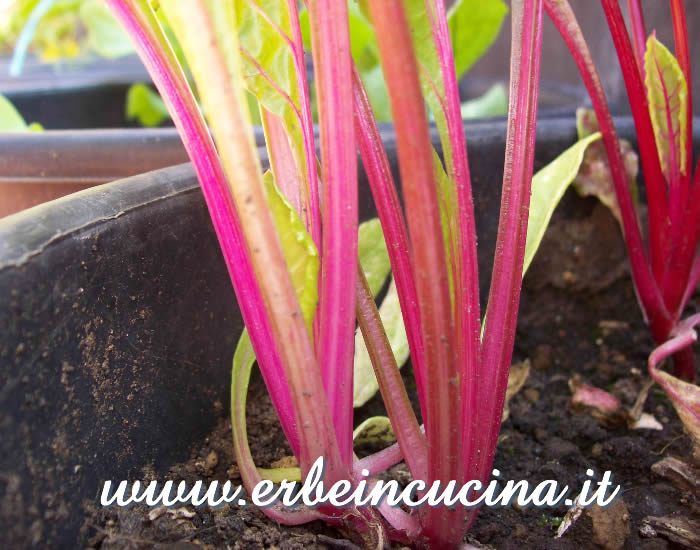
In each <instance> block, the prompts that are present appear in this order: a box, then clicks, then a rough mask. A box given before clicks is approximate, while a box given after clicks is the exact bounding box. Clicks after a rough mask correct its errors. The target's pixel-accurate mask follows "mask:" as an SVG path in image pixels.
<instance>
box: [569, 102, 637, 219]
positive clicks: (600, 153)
mask: <svg viewBox="0 0 700 550" xmlns="http://www.w3.org/2000/svg"><path fill="white" fill-rule="evenodd" d="M576 128H577V130H578V137H579V139H584V138H586V137H588V136H589V135H591V134H594V133H596V132H598V131H599V129H598V121H597V119H596V116H595V112H594V111H593V110H588V109H578V110H577V111H576ZM620 152H621V153H622V161H623V166H624V169H625V174H626V175H627V182H628V184H629V186H630V190H631V192H632V198H633V200H634V202H635V203H636V202H637V197H638V195H639V193H638V190H637V174H638V173H639V158H638V157H637V153H635V151H634V149H633V148H632V144H631V143H630V142H629V141H627V140H624V139H621V140H620ZM573 186H574V189H576V191H577V192H578V194H579V195H582V196H589V195H590V196H594V197H597V198H598V200H600V202H602V203H603V204H604V205H605V206H607V207H608V208H609V209H610V212H611V213H612V215H613V216H615V218H616V219H617V221H618V223H619V224H620V226H622V214H621V213H620V206H619V204H618V203H617V194H616V193H615V184H614V182H613V179H612V174H611V172H610V164H609V163H608V153H607V151H606V150H605V144H604V143H603V142H602V141H596V142H595V143H591V145H590V146H589V147H588V148H587V149H586V153H585V156H584V158H583V163H582V164H581V168H580V169H579V171H578V174H577V175H576V178H575V179H574V182H573Z"/></svg>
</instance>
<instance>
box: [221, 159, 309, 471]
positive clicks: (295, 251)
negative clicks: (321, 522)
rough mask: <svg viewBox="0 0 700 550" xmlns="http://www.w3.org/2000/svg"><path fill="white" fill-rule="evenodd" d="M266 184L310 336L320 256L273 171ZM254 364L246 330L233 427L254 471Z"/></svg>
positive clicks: (237, 361)
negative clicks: (250, 428) (250, 399)
mask: <svg viewBox="0 0 700 550" xmlns="http://www.w3.org/2000/svg"><path fill="white" fill-rule="evenodd" d="M263 184H264V186H265V193H266V195H267V203H268V206H269V207H270V212H271V213H272V218H273V222H274V224H275V229H276V230H277V234H278V235H279V238H280V243H281V245H282V252H283V253H284V258H285V260H286V263H287V269H289V273H290V275H291V279H292V283H293V285H294V289H295V291H296V294H297V298H298V299H299V306H300V308H301V312H302V315H303V316H304V320H305V321H306V326H307V328H308V330H309V334H313V331H312V324H313V320H314V316H315V313H316V303H317V301H318V270H319V259H318V252H317V250H316V247H315V246H314V244H313V241H312V240H311V237H310V236H309V234H308V233H307V232H306V228H305V227H304V224H303V222H302V221H301V218H299V215H298V214H297V212H296V210H294V207H293V206H292V205H291V204H290V203H289V201H288V200H287V199H286V198H285V197H284V195H283V194H282V192H281V191H280V190H279V188H278V187H277V185H275V178H274V176H273V174H272V172H271V171H269V170H268V171H267V172H266V173H265V175H264V177H263ZM254 363H255V352H254V351H253V346H252V343H251V341H250V336H249V334H248V329H244V330H243V333H242V334H241V337H240V339H239V341H238V345H237V346H236V353H235V354H234V356H233V370H232V373H231V424H232V426H233V439H234V445H235V447H236V453H237V456H238V458H239V459H240V460H242V461H243V462H244V465H245V467H248V468H254V467H255V465H254V463H253V458H252V456H251V454H250V447H249V446H248V435H247V431H246V399H247V395H248V385H249V383H250V373H251V370H252V368H253V364H254ZM257 470H258V473H259V474H260V475H261V476H262V478H263V479H270V480H272V481H274V482H279V481H282V480H283V479H288V480H292V481H294V480H300V479H301V471H300V470H299V468H276V469H264V468H257Z"/></svg>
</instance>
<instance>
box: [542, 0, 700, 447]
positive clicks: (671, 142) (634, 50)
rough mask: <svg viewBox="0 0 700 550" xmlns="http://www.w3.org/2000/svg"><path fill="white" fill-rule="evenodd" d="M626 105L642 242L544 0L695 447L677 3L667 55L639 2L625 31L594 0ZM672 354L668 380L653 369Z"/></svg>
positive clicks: (588, 64) (586, 56)
mask: <svg viewBox="0 0 700 550" xmlns="http://www.w3.org/2000/svg"><path fill="white" fill-rule="evenodd" d="M601 4H602V6H603V9H604V11H605V16H606V18H607V21H608V25H609V28H610V32H611V34H612V37H613V41H614V44H615V48H616V51H617V56H618V59H619V61H620V66H621V67H622V73H623V76H624V81H625V86H626V89H627V95H628V98H629V101H630V106H631V109H632V116H633V118H634V123H635V128H636V131H637V138H638V141H639V155H640V159H641V165H642V170H643V173H644V182H645V188H646V194H647V202H648V212H649V216H648V218H649V225H648V231H647V243H648V244H647V245H645V243H644V240H643V237H642V232H641V229H640V225H639V217H638V215H637V211H636V204H635V202H634V198H633V193H632V192H631V190H630V186H629V184H628V180H627V177H626V175H625V169H624V166H623V159H622V155H621V152H620V145H619V141H618V138H617V133H616V131H615V126H614V125H613V121H612V116H611V114H610V110H609V108H608V104H607V101H606V98H605V94H604V91H603V87H602V85H601V81H600V78H599V76H598V73H597V71H596V69H595V66H594V64H593V61H592V58H591V55H590V52H589V50H588V47H587V45H586V42H585V39H584V37H583V34H582V32H581V29H580V27H579V25H578V23H577V21H576V17H575V14H574V12H573V10H572V9H571V6H570V5H569V3H568V2H567V0H545V9H546V11H547V13H548V15H549V16H550V17H551V19H552V20H553V21H554V23H555V25H556V26H557V28H558V29H559V31H560V33H561V35H562V37H563V38H564V41H565V42H566V44H567V46H568V48H569V50H570V51H571V53H572V55H573V57H574V59H575V61H576V64H577V65H578V68H579V72H580V73H581V75H582V77H583V80H584V83H585V85H586V88H587V89H588V92H589V94H590V97H591V100H592V103H593V107H594V109H595V114H596V117H597V120H598V124H599V125H600V130H601V133H602V137H603V142H604V144H605V148H606V151H607V156H608V162H609V167H610V174H611V177H612V184H613V187H614V195H615V197H616V199H617V204H618V209H619V214H620V218H621V224H622V228H623V233H624V237H625V241H626V244H627V252H628V256H629V260H630V265H631V271H632V279H633V281H634V285H635V289H636V291H637V296H638V299H639V303H640V305H641V308H642V312H643V313H644V316H645V319H646V320H647V322H648V324H649V328H650V331H651V334H652V336H653V338H654V341H655V342H656V344H657V346H660V347H659V348H658V349H657V350H656V351H655V352H654V353H652V355H651V357H650V359H649V371H650V374H651V376H652V378H653V379H654V380H656V381H657V382H658V383H659V384H661V385H662V387H663V388H664V389H665V391H666V392H667V394H668V395H669V396H670V397H671V399H672V401H673V403H674V405H675V407H676V410H677V411H678V413H679V416H680V417H681V418H682V419H683V421H684V424H685V426H686V428H687V429H688V431H689V433H690V435H691V437H692V438H693V440H694V444H695V446H696V448H697V449H699V450H700V388H698V386H696V385H694V384H693V381H694V380H695V363H694V355H693V350H692V347H691V344H692V342H693V341H694V340H695V337H694V336H693V337H690V336H689V335H694V334H695V333H694V332H693V330H692V327H693V325H695V324H696V323H698V322H699V321H700V318H698V316H697V315H693V316H691V317H689V318H688V319H686V320H684V321H681V316H682V314H683V311H684V309H685V307H686V304H687V303H688V300H689V299H690V297H691V295H692V293H693V291H694V290H695V288H696V287H697V286H698V283H699V282H700V251H699V250H698V242H699V240H700V164H698V165H697V166H696V167H695V172H694V173H693V164H692V161H693V149H692V146H693V141H692V135H693V132H692V126H693V116H692V93H691V89H690V82H691V65H690V59H689V53H688V51H689V50H688V30H687V27H686V18H685V8H684V6H683V1H682V0H669V5H670V8H671V9H670V12H671V16H672V18H673V29H674V39H675V51H676V56H675V57H674V56H673V55H672V54H671V52H670V51H669V50H668V49H667V48H666V47H665V46H664V45H663V44H661V43H660V42H659V41H658V40H657V39H656V36H655V33H653V32H652V33H651V34H650V35H647V31H646V26H645V21H644V15H643V11H642V7H641V2H640V0H628V1H627V4H628V7H629V12H630V21H631V35H632V39H631V40H630V36H629V34H628V30H627V27H626V24H625V21H624V18H623V15H622V11H621V9H620V5H619V2H618V0H601ZM669 355H672V358H673V364H674V375H673V376H672V375H671V374H669V373H667V372H665V371H662V370H660V369H659V368H657V366H658V364H659V362H660V361H661V359H664V358H666V357H667V356H669Z"/></svg>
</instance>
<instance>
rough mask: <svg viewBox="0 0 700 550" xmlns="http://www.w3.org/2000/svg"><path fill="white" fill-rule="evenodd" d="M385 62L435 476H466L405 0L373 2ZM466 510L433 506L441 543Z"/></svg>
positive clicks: (458, 528) (430, 522)
mask: <svg viewBox="0 0 700 550" xmlns="http://www.w3.org/2000/svg"><path fill="white" fill-rule="evenodd" d="M369 9H370V14H371V19H372V23H373V24H374V28H375V30H376V34H377V42H378V45H379V51H380V57H381V61H382V67H383V69H384V74H385V76H386V81H387V84H388V88H389V97H390V100H391V109H392V114H393V119H394V124H395V129H396V138H397V144H398V154H399V162H400V171H401V183H402V188H403V191H404V193H403V195H404V201H405V204H406V212H407V218H408V227H409V232H410V238H411V245H412V250H413V262H414V264H413V267H414V273H415V279H416V291H417V295H418V304H419V311H420V319H421V328H422V338H423V346H424V352H425V356H426V359H428V358H429V359H430V361H431V363H432V366H431V380H430V389H429V390H428V391H427V392H426V396H425V398H426V402H427V406H426V409H427V412H428V415H427V419H425V420H426V435H427V438H428V441H429V455H428V480H430V481H433V480H441V481H443V482H445V483H446V482H447V480H452V479H454V480H456V481H457V482H458V483H459V482H460V481H461V480H462V477H463V472H462V470H463V461H462V451H463V449H462V445H461V440H460V436H461V433H462V426H461V424H462V418H461V414H460V413H459V412H458V411H460V404H461V399H460V395H459V384H460V382H459V370H458V367H457V361H456V356H455V351H456V350H455V348H454V324H453V321H452V314H451V303H450V296H449V283H448V273H447V261H446V258H445V247H444V244H443V239H442V227H441V222H440V210H439V206H438V197H437V188H436V183H435V174H434V167H433V156H432V145H431V143H430V137H429V133H428V121H427V117H426V113H425V108H424V104H423V97H422V95H421V92H420V82H419V78H418V67H417V63H416V58H415V54H414V52H413V44H412V41H411V35H410V32H409V28H408V23H407V20H406V15H405V13H404V11H403V7H402V5H401V3H400V2H370V3H369ZM463 518H464V510H463V509H460V508H459V507H458V508H456V509H455V510H454V511H446V510H438V509H435V508H429V509H427V510H425V518H424V521H423V525H424V529H425V530H424V533H425V536H426V537H427V538H428V539H429V540H431V541H435V542H436V543H438V544H444V545H448V544H455V543H457V542H458V541H459V540H460V539H461V536H462V532H463Z"/></svg>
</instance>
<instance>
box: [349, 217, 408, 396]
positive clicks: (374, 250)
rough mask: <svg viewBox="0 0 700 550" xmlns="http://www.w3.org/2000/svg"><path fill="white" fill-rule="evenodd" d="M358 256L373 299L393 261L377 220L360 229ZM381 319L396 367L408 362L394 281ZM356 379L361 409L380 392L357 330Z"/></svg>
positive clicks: (361, 225)
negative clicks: (390, 259) (390, 258)
mask: <svg viewBox="0 0 700 550" xmlns="http://www.w3.org/2000/svg"><path fill="white" fill-rule="evenodd" d="M358 256H359V261H360V265H361V266H362V270H363V271H364V273H365V277H366V278H367V283H368V284H369V288H370V290H371V292H372V295H373V296H376V295H377V294H378V293H379V291H380V290H381V289H382V287H383V286H384V283H385V281H386V279H387V277H388V276H389V273H390V272H391V262H390V261H389V252H388V251H387V247H386V241H385V240H384V233H383V232H382V226H381V223H380V222H379V219H378V218H374V219H371V220H369V221H366V222H363V223H361V224H360V227H359V229H358ZM379 317H380V318H381V320H382V324H383V325H384V330H385V331H386V334H387V337H388V338H389V344H390V345H391V349H392V351H393V352H394V357H395V358H396V362H397V364H398V365H399V366H400V365H402V364H403V363H405V362H406V360H407V359H408V355H409V350H408V339H407V337H406V329H405V328H404V324H403V316H402V315H401V306H400V304H399V295H398V293H397V291H396V284H395V283H394V281H393V279H392V281H391V284H390V285H389V290H388V291H387V294H386V296H385V297H384V301H383V302H382V304H381V305H380V306H379ZM354 361H355V362H354V365H355V366H354V377H353V402H354V406H355V407H359V406H361V405H363V404H364V403H366V402H367V400H369V399H370V398H371V397H372V396H373V395H374V394H375V393H377V390H378V389H379V386H378V384H377V379H376V378H375V376H374V367H373V366H372V361H371V360H370V357H369V352H368V351H367V346H366V345H365V339H364V337H363V336H362V331H360V329H359V328H358V329H357V330H356V331H355V359H354Z"/></svg>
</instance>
